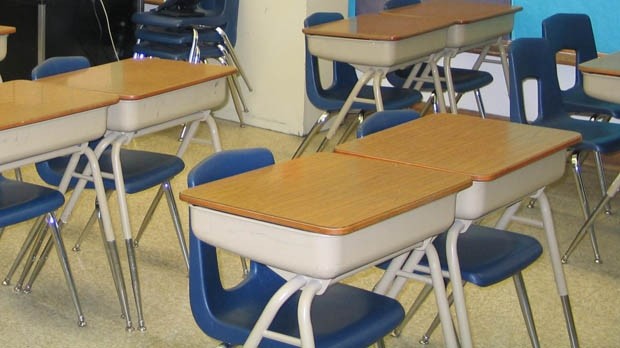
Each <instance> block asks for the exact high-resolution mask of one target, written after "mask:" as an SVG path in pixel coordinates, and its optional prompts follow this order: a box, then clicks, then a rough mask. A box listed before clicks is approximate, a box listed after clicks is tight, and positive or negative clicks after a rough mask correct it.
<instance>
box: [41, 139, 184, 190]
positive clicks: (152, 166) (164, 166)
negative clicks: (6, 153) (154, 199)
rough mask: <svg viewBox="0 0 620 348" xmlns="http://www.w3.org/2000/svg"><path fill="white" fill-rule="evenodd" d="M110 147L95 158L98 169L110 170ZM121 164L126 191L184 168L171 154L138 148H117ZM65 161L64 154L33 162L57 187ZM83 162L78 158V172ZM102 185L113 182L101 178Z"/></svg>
mask: <svg viewBox="0 0 620 348" xmlns="http://www.w3.org/2000/svg"><path fill="white" fill-rule="evenodd" d="M110 154H111V150H110V149H107V150H106V151H104V152H103V154H102V155H101V157H100V159H99V167H100V168H101V171H102V172H106V173H112V161H111V156H110ZM120 158H121V167H122V168H123V179H124V182H125V192H127V193H128V194H132V193H136V192H140V191H144V190H146V189H149V188H151V187H154V186H157V185H159V184H160V183H162V182H165V181H167V180H169V179H170V178H172V177H174V176H175V175H177V174H179V173H180V172H182V171H183V169H184V168H185V164H184V163H183V160H181V159H180V158H179V157H177V156H174V155H168V154H162V153H155V152H149V151H138V150H128V149H121V153H120ZM68 161H69V158H68V157H61V158H55V159H53V160H49V161H46V162H44V163H37V171H38V172H39V176H41V178H42V179H43V180H44V181H45V182H46V183H48V184H50V185H54V186H57V185H58V184H59V183H60V180H61V179H62V175H63V174H64V172H65V168H66V166H67V163H68ZM86 164H87V161H86V160H85V159H82V160H80V162H79V164H78V168H77V170H78V172H82V170H83V169H84V168H85V167H86ZM77 181H78V180H77V179H75V178H74V179H72V180H71V183H70V186H71V187H73V186H75V184H77ZM103 186H104V187H105V189H106V190H115V188H116V185H115V184H114V180H112V179H107V178H104V179H103ZM86 187H87V188H94V184H93V183H92V182H88V183H87V184H86Z"/></svg>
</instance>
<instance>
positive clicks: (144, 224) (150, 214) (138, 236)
mask: <svg viewBox="0 0 620 348" xmlns="http://www.w3.org/2000/svg"><path fill="white" fill-rule="evenodd" d="M163 195H164V187H163V184H162V185H159V189H158V190H157V193H156V194H155V197H153V200H152V201H151V205H150V206H149V209H148V210H147V211H146V214H145V215H144V218H143V219H142V223H141V224H140V228H139V229H138V233H136V236H135V237H134V240H133V244H134V246H135V247H136V248H137V247H138V246H139V244H140V239H141V238H142V234H143V233H144V231H146V228H147V227H148V225H149V223H150V222H151V219H152V218H153V214H154V213H155V209H157V206H158V205H159V201H161V197H162V196H163ZM173 219H174V218H173Z"/></svg>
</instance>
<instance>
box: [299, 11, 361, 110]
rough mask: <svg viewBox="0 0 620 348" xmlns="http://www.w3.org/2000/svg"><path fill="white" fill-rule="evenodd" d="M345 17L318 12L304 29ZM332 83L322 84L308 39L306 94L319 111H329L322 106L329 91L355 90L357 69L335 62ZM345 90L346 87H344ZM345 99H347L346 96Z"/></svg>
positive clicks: (311, 17)
mask: <svg viewBox="0 0 620 348" xmlns="http://www.w3.org/2000/svg"><path fill="white" fill-rule="evenodd" d="M343 18H344V17H343V16H342V14H340V13H337V12H317V13H314V14H311V15H310V16H308V17H307V18H306V19H305V20H304V27H305V28H308V27H311V26H314V25H319V24H324V23H329V22H333V21H337V20H341V19H343ZM332 69H333V72H332V83H331V85H330V86H328V87H325V88H324V87H323V85H322V84H321V75H320V71H319V59H318V58H317V57H316V56H313V55H312V54H310V51H309V50H308V39H307V38H306V93H307V95H308V99H309V100H310V102H311V103H312V104H313V105H314V106H316V107H317V108H319V109H327V107H326V106H324V105H323V104H322V98H323V96H324V95H325V91H326V90H327V89H340V87H343V86H346V88H349V89H351V88H353V86H354V85H355V84H356V83H357V75H356V72H355V68H353V66H351V65H350V64H347V63H343V62H338V61H333V62H332ZM343 89H345V87H343ZM343 98H346V96H344V97H343Z"/></svg>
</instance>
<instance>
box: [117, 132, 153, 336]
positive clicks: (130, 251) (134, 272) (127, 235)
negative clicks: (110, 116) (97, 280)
mask: <svg viewBox="0 0 620 348" xmlns="http://www.w3.org/2000/svg"><path fill="white" fill-rule="evenodd" d="M123 140H124V138H123V137H120V138H119V139H117V140H116V141H114V142H113V143H112V171H113V172H114V184H115V185H116V193H117V199H118V206H119V213H120V219H121V227H122V229H123V237H124V239H125V246H126V248H127V261H128V263H129V275H130V277H131V286H132V289H133V294H134V299H135V302H136V312H137V314H138V330H140V331H145V330H146V326H145V325H144V313H143V312H142V295H141V291H140V279H139V277H138V265H137V262H136V254H135V246H134V242H133V237H132V234H131V224H130V221H129V210H128V207H127V199H126V197H125V181H124V179H123V169H122V167H121V159H120V151H121V146H122V144H123V142H124V141H123Z"/></svg>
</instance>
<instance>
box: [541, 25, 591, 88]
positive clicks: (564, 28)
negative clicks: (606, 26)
mask: <svg viewBox="0 0 620 348" xmlns="http://www.w3.org/2000/svg"><path fill="white" fill-rule="evenodd" d="M542 35H543V37H544V38H545V39H547V40H549V44H550V46H551V51H552V52H553V53H557V52H559V51H561V50H572V51H575V55H576V60H577V61H576V63H577V65H578V64H581V63H584V62H587V61H589V60H592V59H594V58H596V57H597V56H598V53H597V50H596V41H595V39H594V33H593V31H592V22H591V21H590V17H589V16H588V15H586V14H578V13H558V14H555V15H553V16H551V17H549V18H546V19H545V20H543V22H542ZM582 84H583V81H582V75H581V72H580V71H579V69H577V68H576V67H575V85H577V86H581V85H582Z"/></svg>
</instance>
